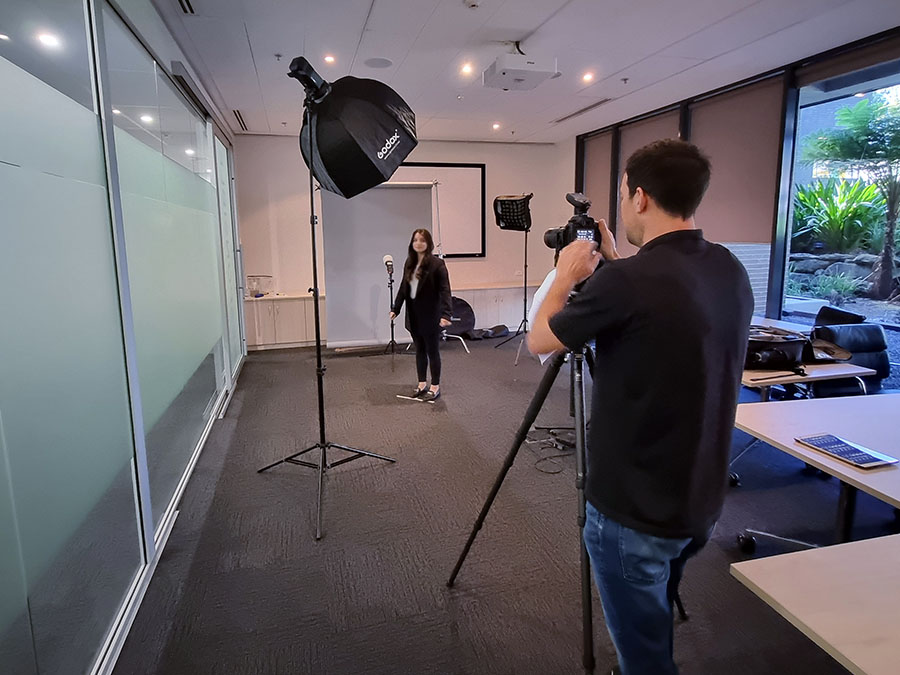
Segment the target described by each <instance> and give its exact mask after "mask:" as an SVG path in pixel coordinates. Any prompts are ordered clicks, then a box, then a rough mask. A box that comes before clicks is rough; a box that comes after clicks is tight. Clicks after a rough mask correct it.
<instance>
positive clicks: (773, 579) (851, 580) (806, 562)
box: [731, 535, 900, 675]
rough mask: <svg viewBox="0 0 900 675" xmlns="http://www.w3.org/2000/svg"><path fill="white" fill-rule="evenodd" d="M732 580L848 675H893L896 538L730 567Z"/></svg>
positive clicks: (898, 652) (897, 620)
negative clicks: (769, 608) (800, 633)
mask: <svg viewBox="0 0 900 675" xmlns="http://www.w3.org/2000/svg"><path fill="white" fill-rule="evenodd" d="M731 574H732V576H734V577H735V578H736V579H738V580H739V581H740V582H741V583H742V584H744V585H745V586H746V587H747V588H749V589H750V590H751V591H753V593H755V594H756V595H758V596H759V597H760V598H761V599H762V600H764V601H765V602H766V603H767V604H768V605H770V606H771V607H772V608H774V609H775V611H777V612H778V613H779V614H781V616H783V617H784V618H785V619H787V620H788V621H790V622H791V623H792V624H793V625H794V626H795V627H796V628H797V629H799V630H800V631H801V632H802V633H803V634H804V635H806V636H807V637H808V638H809V639H811V640H812V641H813V642H815V643H816V644H817V645H819V647H821V648H822V649H824V650H825V652H827V653H828V654H829V655H831V656H832V657H833V658H834V659H836V660H837V661H838V663H840V664H841V665H842V666H844V667H845V668H846V669H847V670H849V671H850V672H851V673H856V674H857V675H895V674H896V673H897V672H898V671H900V639H898V633H897V627H898V626H900V535H891V536H887V537H878V538H876V539H867V540H864V541H856V542H852V543H849V544H839V545H837V546H828V547H826V548H817V549H813V550H810V551H800V552H797V553H785V554H783V555H777V556H773V557H770V558H761V559H759V560H748V561H746V562H740V563H734V564H732V565H731ZM798 672H800V670H799V669H798Z"/></svg>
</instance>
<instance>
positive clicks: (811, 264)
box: [791, 256, 837, 274]
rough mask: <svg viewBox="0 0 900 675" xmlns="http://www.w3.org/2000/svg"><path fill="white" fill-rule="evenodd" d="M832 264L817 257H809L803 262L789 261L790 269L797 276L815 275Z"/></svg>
mask: <svg viewBox="0 0 900 675" xmlns="http://www.w3.org/2000/svg"><path fill="white" fill-rule="evenodd" d="M832 264H837V263H832V262H831V261H830V260H822V259H821V258H819V257H816V256H811V257H809V258H805V259H803V260H791V269H792V270H793V271H794V272H797V273H798V274H815V273H816V272H817V271H818V270H824V269H825V268H826V267H828V266H829V265H832Z"/></svg>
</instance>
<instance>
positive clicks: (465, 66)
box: [460, 63, 472, 75]
mask: <svg viewBox="0 0 900 675" xmlns="http://www.w3.org/2000/svg"><path fill="white" fill-rule="evenodd" d="M460 70H461V71H462V74H463V75H469V74H470V73H471V72H472V64H471V63H464V64H463V67H462V68H461V69H460Z"/></svg>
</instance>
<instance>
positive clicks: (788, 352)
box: [744, 326, 809, 370]
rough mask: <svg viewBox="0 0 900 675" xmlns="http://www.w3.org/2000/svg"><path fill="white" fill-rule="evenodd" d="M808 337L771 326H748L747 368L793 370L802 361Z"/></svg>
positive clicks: (745, 362) (745, 363) (745, 364)
mask: <svg viewBox="0 0 900 675" xmlns="http://www.w3.org/2000/svg"><path fill="white" fill-rule="evenodd" d="M808 343H809V339H808V338H807V337H806V336H804V335H801V334H800V333H794V332H792V331H787V330H783V329H781V328H775V327H772V326H750V339H749V341H748V344H747V357H746V359H745V360H744V368H746V369H748V370H794V369H796V368H799V367H800V365H801V364H802V363H803V348H804V347H805V346H806V345H807V344H808Z"/></svg>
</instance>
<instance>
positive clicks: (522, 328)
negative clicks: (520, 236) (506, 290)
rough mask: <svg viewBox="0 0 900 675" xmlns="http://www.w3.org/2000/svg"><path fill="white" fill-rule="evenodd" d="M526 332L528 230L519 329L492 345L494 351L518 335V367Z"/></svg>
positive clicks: (526, 233) (526, 231) (526, 232)
mask: <svg viewBox="0 0 900 675" xmlns="http://www.w3.org/2000/svg"><path fill="white" fill-rule="evenodd" d="M527 332H528V230H525V258H524V265H523V270H522V320H521V321H520V322H519V327H518V328H516V332H515V333H513V334H512V335H510V336H509V337H508V338H506V339H505V340H504V341H503V342H501V343H500V344H498V345H494V349H497V348H498V347H502V346H503V345H505V344H506V343H507V342H509V341H510V340H515V339H516V338H517V337H518V336H519V335H521V336H522V340H521V341H520V342H519V348H518V349H516V362H515V365H519V355H520V354H521V352H522V345H523V344H524V343H525V333H527Z"/></svg>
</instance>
